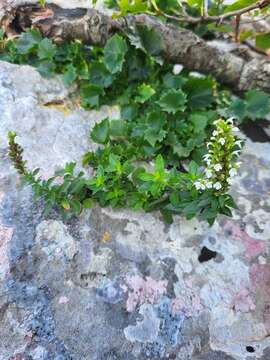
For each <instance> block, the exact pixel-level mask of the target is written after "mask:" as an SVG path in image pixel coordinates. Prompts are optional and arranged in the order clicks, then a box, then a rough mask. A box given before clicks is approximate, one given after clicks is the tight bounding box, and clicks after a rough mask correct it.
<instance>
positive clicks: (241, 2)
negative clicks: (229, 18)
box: [224, 0, 257, 13]
mask: <svg viewBox="0 0 270 360" xmlns="http://www.w3.org/2000/svg"><path fill="white" fill-rule="evenodd" d="M255 2H257V0H238V1H235V2H233V3H232V4H231V5H228V6H226V8H225V10H224V12H225V13H228V12H230V11H235V10H240V9H243V8H244V7H246V6H249V5H252V4H254V3H255Z"/></svg>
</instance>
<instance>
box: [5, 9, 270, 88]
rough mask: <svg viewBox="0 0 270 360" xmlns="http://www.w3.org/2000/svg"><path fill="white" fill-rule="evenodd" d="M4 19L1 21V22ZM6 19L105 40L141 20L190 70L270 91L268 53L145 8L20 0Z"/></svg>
mask: <svg viewBox="0 0 270 360" xmlns="http://www.w3.org/2000/svg"><path fill="white" fill-rule="evenodd" d="M0 25H1V24H0ZM2 25H5V26H6V28H9V29H10V30H12V31H13V32H16V31H17V32H19V31H24V30H26V29H27V28H30V27H32V26H34V27H37V28H38V29H39V30H40V31H41V32H42V34H43V35H44V36H47V37H50V38H52V39H53V40H54V41H55V42H63V41H71V40H74V39H79V40H81V41H82V42H84V43H85V44H95V45H101V46H103V45H104V44H105V43H106V41H107V40H108V39H109V38H110V37H111V36H112V35H113V34H114V33H116V32H123V33H125V32H129V33H130V32H132V31H133V32H134V34H135V35H136V29H137V28H138V27H140V26H147V27H148V28H150V29H153V30H154V31H155V32H156V33H157V34H158V35H159V37H160V39H161V44H162V54H161V55H162V56H163V57H164V58H165V59H167V60H168V61H170V62H173V63H180V64H183V65H184V66H185V67H186V68H187V69H189V70H195V71H199V72H201V73H205V74H212V75H213V76H215V77H216V78H217V80H219V81H220V82H222V83H224V84H226V85H228V86H230V87H231V88H232V89H234V90H236V91H244V90H248V89H253V88H258V89H262V90H264V91H266V92H269V93H270V61H269V60H268V58H267V57H262V59H260V60H258V59H254V60H252V61H249V62H247V61H245V60H244V59H241V58H239V57H237V56H235V55H233V54H231V53H228V52H225V51H221V50H219V49H217V48H216V47H213V46H210V45H209V44H208V43H206V42H205V41H204V40H202V39H201V38H199V37H198V36H197V35H195V34H194V33H193V32H192V31H190V30H187V29H184V28H179V27H176V26H174V25H172V24H166V23H164V22H162V21H160V20H159V19H158V18H156V17H153V16H149V15H146V14H140V15H128V16H126V17H123V18H120V19H112V18H111V17H109V16H107V15H104V14H102V13H100V12H98V11H96V10H95V9H89V10H86V9H73V10H71V9H62V8H60V7H58V6H56V5H48V6H47V7H46V8H42V7H40V6H37V5H28V6H19V7H16V8H14V9H13V10H12V11H11V12H10V13H7V14H6V16H5V17H4V19H2Z"/></svg>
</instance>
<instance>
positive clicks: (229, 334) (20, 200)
mask: <svg viewBox="0 0 270 360" xmlns="http://www.w3.org/2000/svg"><path fill="white" fill-rule="evenodd" d="M69 92H70V90H69V89H66V88H65V87H64V85H63V84H62V83H61V81H60V80H59V79H57V78H55V79H52V80H46V79H42V78H41V77H40V75H39V74H38V73H37V72H36V71H35V70H34V69H32V68H31V67H28V66H15V65H10V64H6V63H3V62H2V63H0V94H1V96H0V124H1V126H0V136H1V143H0V147H1V162H0V189H1V194H0V281H1V283H0V285H1V286H0V292H1V294H0V295H1V298H2V297H3V301H2V302H1V304H2V307H1V309H2V312H1V316H2V321H1V324H0V333H1V336H0V338H1V341H0V359H1V360H2V359H3V360H10V359H16V358H17V359H27V358H29V359H30V358H31V357H32V359H43V358H44V359H46V360H47V359H48V360H51V359H58V360H60V359H65V360H66V359H75V360H77V359H78V360H81V359H84V360H100V359H102V360H103V359H104V360H108V359H117V360H118V359H120V360H122V359H126V360H133V359H138V360H144V359H166V358H168V359H178V360H180V359H181V360H188V359H194V360H195V359H198V360H202V359H203V360H206V359H207V360H210V359H215V360H216V359H219V360H222V359H226V360H227V359H235V360H245V359H246V360H250V359H268V358H270V352H269V348H270V340H269V336H268V334H269V329H270V316H269V296H270V292H269V286H270V285H269V281H270V280H269V279H270V270H269V269H270V263H269V258H270V256H269V241H268V240H269V226H270V200H269V187H270V184H269V174H270V170H269V169H270V157H269V154H270V144H268V143H263V144H260V143H253V142H252V141H250V140H247V144H246V147H245V150H244V154H243V156H242V161H243V165H242V167H241V171H240V173H239V176H238V177H237V178H236V179H235V182H234V185H233V194H234V196H235V199H236V202H237V203H238V204H239V208H240V209H239V210H238V211H235V213H234V217H233V218H232V219H228V218H225V217H220V218H219V219H218V222H217V223H216V224H215V225H214V226H213V227H212V228H209V226H208V225H207V224H206V223H203V222H198V221H197V220H192V221H187V220H184V219H183V218H181V217H179V216H175V219H174V223H173V224H172V225H170V226H167V225H165V224H164V223H163V221H162V219H161V217H160V216H159V214H156V213H153V214H144V213H135V212H132V211H131V210H118V211H114V210H112V209H110V208H106V209H101V208H100V207H98V206H95V207H94V208H93V209H91V210H88V211H84V212H83V213H82V215H81V216H79V217H78V218H76V219H72V220H70V221H68V222H64V220H63V219H61V218H60V217H59V214H57V213H52V214H50V215H49V217H47V218H44V217H43V215H42V209H43V206H42V202H40V203H37V204H36V205H33V204H32V200H31V190H30V189H29V188H22V186H21V184H20V179H19V177H18V175H17V174H16V172H15V171H14V169H12V167H11V164H10V161H9V160H8V158H7V141H6V134H7V131H8V130H16V131H17V132H18V135H19V141H20V143H21V144H22V146H23V147H24V149H25V152H24V156H25V159H26V160H27V161H28V164H29V166H30V167H31V168H34V167H37V166H38V167H41V169H42V175H43V176H49V175H51V174H52V173H53V171H54V169H56V168H57V167H58V166H63V165H64V164H65V163H66V162H68V161H73V160H76V161H78V162H80V159H81V157H82V154H83V153H84V152H85V151H87V150H89V149H93V148H95V147H96V145H95V144H93V143H91V142H90V141H89V137H88V133H89V130H90V128H91V127H92V126H93V125H94V124H95V122H96V121H100V119H102V118H103V117H105V116H107V115H109V116H111V117H115V116H119V109H109V108H103V109H102V110H101V111H100V112H96V111H93V112H92V111H91V112H87V111H84V110H82V109H80V108H78V107H76V105H75V104H72V102H71V100H70V98H69ZM54 100H61V101H63V102H64V103H65V104H67V106H68V109H69V111H68V113H66V112H63V111H60V110H61V109H59V108H57V107H56V108H54V107H53V106H51V105H50V106H48V102H50V103H54ZM44 104H45V106H44ZM46 104H47V105H46ZM104 234H106V236H105V235H104ZM104 236H105V238H106V240H107V241H104ZM202 249H208V250H209V252H210V251H211V253H213V254H216V255H215V256H212V257H209V259H208V261H207V260H205V261H203V262H202V261H200V260H201V256H202ZM9 343H10V346H8V345H9Z"/></svg>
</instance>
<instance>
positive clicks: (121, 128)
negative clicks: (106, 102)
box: [110, 120, 127, 137]
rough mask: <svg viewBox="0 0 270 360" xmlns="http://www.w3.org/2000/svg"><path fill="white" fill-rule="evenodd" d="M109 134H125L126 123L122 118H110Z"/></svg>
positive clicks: (120, 135) (114, 135) (117, 135)
mask: <svg viewBox="0 0 270 360" xmlns="http://www.w3.org/2000/svg"><path fill="white" fill-rule="evenodd" d="M110 135H111V136H113V137H122V136H126V135H127V123H126V122H125V121H124V120H111V130H110Z"/></svg>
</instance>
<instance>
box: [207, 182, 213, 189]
mask: <svg viewBox="0 0 270 360" xmlns="http://www.w3.org/2000/svg"><path fill="white" fill-rule="evenodd" d="M205 185H206V188H207V189H212V187H213V183H212V182H207V183H206V184H205Z"/></svg>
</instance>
